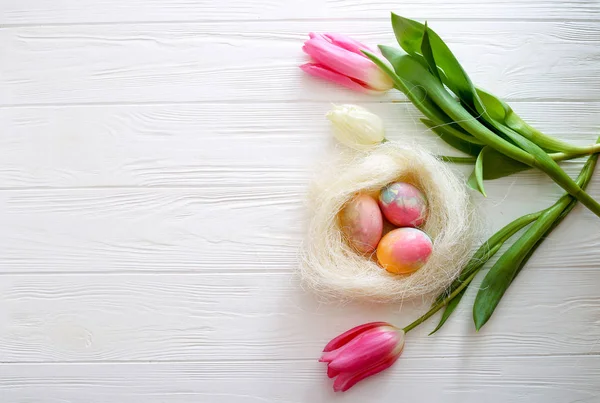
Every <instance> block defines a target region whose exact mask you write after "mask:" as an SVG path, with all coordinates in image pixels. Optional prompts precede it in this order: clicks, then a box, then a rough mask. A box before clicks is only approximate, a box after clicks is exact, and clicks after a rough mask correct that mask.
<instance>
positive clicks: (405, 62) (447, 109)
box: [380, 46, 600, 216]
mask: <svg viewBox="0 0 600 403" xmlns="http://www.w3.org/2000/svg"><path fill="white" fill-rule="evenodd" d="M380 49H381V50H382V53H383V54H384V57H386V58H387V59H388V60H389V61H390V62H391V64H392V66H393V67H394V70H395V73H396V74H397V76H398V77H399V79H400V80H401V81H402V82H404V83H408V85H404V87H405V88H408V92H409V94H410V92H411V89H413V88H414V89H418V91H420V92H421V93H423V92H424V93H426V94H427V98H428V102H432V103H434V104H436V105H437V106H438V107H439V109H441V110H442V111H443V112H444V113H445V114H446V115H447V116H448V117H450V118H451V119H453V120H454V121H455V122H456V123H458V124H459V125H460V126H461V127H462V128H463V129H464V130H466V131H468V132H469V133H470V134H472V135H473V136H474V137H476V138H477V139H478V140H481V141H484V142H485V143H486V144H487V145H489V146H490V147H492V148H494V149H496V150H498V151H499V152H501V153H503V154H505V155H506V156H508V157H510V158H512V159H515V160H517V161H519V162H521V163H523V164H526V165H529V166H532V167H536V168H538V169H539V170H541V171H542V172H544V173H546V174H547V175H548V176H549V177H550V178H552V179H553V180H554V182H556V183H557V184H558V185H560V186H561V187H562V188H563V189H565V190H566V191H567V192H569V194H571V195H573V196H574V197H575V198H577V200H579V201H580V202H582V204H584V205H585V206H586V207H588V208H589V209H590V210H591V211H593V212H594V213H595V214H596V215H598V216H600V203H598V202H597V201H596V200H594V199H593V198H592V197H591V196H590V195H589V194H587V193H586V192H585V191H583V190H582V189H581V188H580V187H579V186H577V184H576V183H575V181H573V180H572V179H571V177H569V176H568V175H567V174H566V173H565V172H564V171H563V170H562V169H561V168H560V167H559V166H558V164H556V162H554V160H552V158H551V157H550V156H549V155H548V154H547V153H545V152H544V151H543V150H541V149H540V148H539V146H537V145H536V144H534V143H532V142H531V141H529V140H527V139H525V138H524V137H522V136H520V135H519V134H518V133H516V132H514V131H513V130H511V129H508V128H506V127H504V126H501V125H499V126H501V127H500V128H501V129H503V130H504V131H505V133H506V135H507V136H508V137H509V138H510V139H511V140H513V141H514V142H515V143H516V144H518V146H517V145H515V144H512V143H510V142H509V141H507V140H506V139H505V138H503V137H501V136H498V135H497V134H496V133H494V132H493V131H491V130H490V129H489V128H487V127H486V126H484V125H483V124H482V123H481V122H479V121H478V120H477V119H476V118H474V117H473V116H472V115H471V114H470V113H469V112H468V111H466V110H465V109H464V107H462V105H461V104H460V103H459V102H457V101H456V99H454V98H453V97H452V95H451V94H450V93H448V91H447V90H446V89H445V88H444V86H443V85H442V84H441V83H440V82H439V81H437V80H436V79H435V77H433V76H432V75H431V73H430V72H429V71H428V69H427V68H426V67H425V66H423V65H422V64H421V63H419V62H418V61H416V60H415V59H413V58H412V57H411V56H410V55H406V54H404V55H399V56H398V55H397V52H396V53H395V54H394V55H392V56H393V57H390V55H389V48H388V47H385V46H380ZM409 94H407V96H409V98H410V95H409ZM413 103H414V102H413ZM489 119H490V121H491V124H494V125H498V122H496V121H494V120H493V119H491V118H489ZM432 120H433V119H432ZM525 150H527V151H525Z"/></svg>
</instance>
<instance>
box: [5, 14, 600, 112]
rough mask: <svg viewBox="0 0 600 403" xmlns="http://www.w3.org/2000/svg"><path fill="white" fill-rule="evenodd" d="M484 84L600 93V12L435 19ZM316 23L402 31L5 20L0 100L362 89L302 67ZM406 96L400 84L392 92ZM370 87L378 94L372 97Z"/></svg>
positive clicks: (250, 96) (327, 96)
mask: <svg viewBox="0 0 600 403" xmlns="http://www.w3.org/2000/svg"><path fill="white" fill-rule="evenodd" d="M432 26H434V27H435V29H436V30H437V31H438V32H439V33H440V35H442V36H443V37H444V38H445V39H446V40H447V42H448V43H449V45H450V46H451V47H452V49H453V50H454V51H455V53H456V55H457V57H458V58H459V59H460V60H461V62H462V63H463V65H464V67H465V69H466V70H467V71H468V72H469V73H470V75H471V76H472V78H473V79H474V81H475V82H476V83H477V84H478V85H479V86H481V87H484V88H486V89H488V90H489V91H492V92H494V93H496V94H497V95H499V96H502V97H505V98H508V99H513V100H514V99H521V100H527V99H529V100H544V99H546V100H547V99H551V100H596V99H597V98H596V97H597V94H598V92H599V91H600V75H598V74H597V66H598V62H599V61H600V46H598V45H599V43H600V26H599V25H598V24H597V23H596V22H586V21H579V22H578V21H571V22H562V21H561V22H506V21H500V22H499V21H485V22H482V21H462V22H459V23H457V22H453V21H436V22H435V24H434V23H432ZM310 31H332V32H336V31H337V32H351V33H352V34H353V35H354V36H355V37H356V38H357V39H360V40H364V41H366V42H368V43H373V44H377V43H388V44H391V43H394V39H393V35H392V32H391V29H390V24H389V22H388V21H372V22H370V23H369V24H357V23H356V22H351V21H337V20H335V21H308V22H306V21H285V22H280V21H272V22H239V23H235V24H231V23H224V22H222V23H220V22H206V23H202V24H195V23H177V24H169V23H166V24H125V25H114V26H102V25H91V26H87V25H83V26H62V25H61V26H48V27H44V26H42V27H37V26H31V27H21V28H7V29H4V30H1V31H0V43H2V47H0V58H1V59H2V60H3V63H2V64H0V77H2V80H0V105H28V104H74V103H75V104H76V103H111V102H119V103H140V102H142V103H148V102H153V103H161V102H217V101H229V102H233V101H235V102H239V101H248V100H257V101H259V102H266V101H285V102H290V101H294V100H310V101H314V100H321V101H327V102H331V101H340V100H354V101H365V100H366V99H367V96H364V95H358V94H351V93H350V92H349V91H340V89H339V88H336V87H334V86H327V85H324V83H323V82H321V81H319V80H316V79H312V78H310V77H307V76H305V75H304V74H303V73H302V72H301V71H300V70H299V69H298V65H300V64H301V63H303V62H304V61H306V60H307V58H306V57H305V56H304V55H303V54H302V51H301V43H302V40H304V39H305V38H306V36H307V33H308V32H310ZM394 98H397V99H403V98H402V97H401V96H400V95H398V94H393V95H388V96H387V97H383V99H394ZM369 99H371V100H372V99H373V98H369Z"/></svg>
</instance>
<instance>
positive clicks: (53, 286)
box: [0, 248, 600, 363]
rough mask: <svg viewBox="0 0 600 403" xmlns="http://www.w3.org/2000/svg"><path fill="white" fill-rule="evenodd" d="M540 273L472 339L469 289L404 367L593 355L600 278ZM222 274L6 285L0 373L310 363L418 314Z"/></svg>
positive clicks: (546, 268) (413, 346)
mask: <svg viewBox="0 0 600 403" xmlns="http://www.w3.org/2000/svg"><path fill="white" fill-rule="evenodd" d="M547 249H549V248H547ZM544 262H547V260H545V259H542V260H541V261H540V260H539V259H535V260H534V261H533V264H531V265H530V266H528V267H527V270H525V271H524V272H523V273H522V275H521V276H520V277H519V278H518V279H517V280H516V281H515V283H514V286H513V287H512V288H511V289H510V290H509V292H508V294H507V297H506V299H504V300H503V301H502V303H501V305H500V306H499V307H498V311H497V315H495V316H494V317H493V319H492V320H491V321H490V323H489V325H487V326H486V327H485V328H484V330H482V331H481V332H480V333H475V331H474V328H473V324H472V319H471V314H470V307H471V306H472V303H473V298H474V294H475V291H476V289H475V288H474V289H472V290H471V292H470V293H469V295H468V297H467V298H465V300H464V301H463V303H462V304H461V305H460V306H459V309H458V310H457V312H456V314H455V317H454V318H453V319H452V321H451V322H449V323H448V325H447V327H445V328H444V329H443V330H442V331H441V332H440V333H439V334H438V335H436V336H435V337H427V333H428V331H430V330H431V329H432V328H433V326H434V322H433V321H432V322H431V323H429V324H428V325H425V326H424V327H422V328H419V329H418V330H416V331H415V332H414V333H410V334H409V336H408V344H407V349H406V351H405V353H404V354H403V357H406V358H409V359H412V358H434V357H445V358H446V359H450V358H453V359H455V360H473V361H476V360H478V357H485V358H482V360H488V359H490V358H491V357H513V356H537V355H539V356H543V355H566V354H578V355H585V354H600V343H598V341H599V340H600V326H599V325H600V296H599V295H598V293H597V284H598V282H600V272H599V271H598V270H594V269H592V268H587V269H586V268H575V269H574V268H568V267H566V266H564V265H563V264H564V261H563V262H562V263H563V264H561V263H560V262H561V261H560V260H559V261H558V262H556V263H554V264H553V265H551V266H550V265H546V264H544ZM225 270H226V269H225V267H223V269H222V272H219V273H215V274H201V275H200V274H185V275H183V274H182V275H168V274H155V275H148V276H140V275H134V274H128V275H125V274H111V275H52V276H44V277H39V276H37V275H23V276H15V275H11V276H3V277H2V281H1V282H0V295H1V297H0V302H1V304H2V306H3V310H2V314H1V316H0V362H4V363H15V362H52V361H58V362H91V361H98V362H102V361H111V362H114V361H119V362H128V361H153V362H155V361H211V360H215V361H219V360H232V361H236V360H260V359H269V360H286V359H294V360H299V359H315V360H316V359H317V358H318V356H319V354H320V351H321V349H322V348H323V346H324V345H325V344H326V343H327V341H328V339H330V338H332V337H333V336H335V335H336V334H337V333H339V332H342V331H343V330H346V329H347V328H350V327H352V326H355V325H356V324H357V323H364V322H368V321H373V320H388V321H392V322H395V323H398V324H402V323H404V324H408V323H409V321H410V320H412V319H416V318H417V317H418V316H419V315H420V313H422V312H423V311H424V309H426V306H424V305H423V304H421V301H406V302H405V303H404V304H403V305H402V306H398V305H391V306H385V305H369V304H364V303H363V304H358V303H357V304H351V305H349V306H348V305H347V306H335V305H322V304H319V303H318V302H317V301H316V300H315V298H314V296H313V295H310V294H306V293H304V292H302V290H301V289H300V287H299V285H298V281H297V279H296V278H295V276H294V275H293V274H290V273H287V274H286V273H281V274H275V273H253V272H252V271H247V272H238V273H226V272H225ZM542 279H543V280H542ZM540 329H544V331H543V333H540ZM496 359H497V358H494V360H496Z"/></svg>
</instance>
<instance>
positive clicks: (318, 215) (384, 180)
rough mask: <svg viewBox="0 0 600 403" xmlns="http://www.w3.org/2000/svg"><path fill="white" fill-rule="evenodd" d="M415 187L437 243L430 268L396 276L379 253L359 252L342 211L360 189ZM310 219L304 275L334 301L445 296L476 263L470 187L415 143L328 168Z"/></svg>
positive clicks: (313, 197)
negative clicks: (346, 232) (342, 222)
mask: <svg viewBox="0 0 600 403" xmlns="http://www.w3.org/2000/svg"><path fill="white" fill-rule="evenodd" d="M394 181H402V182H408V183H412V184H414V185H415V186H417V187H418V188H419V189H421V191H423V193H424V194H425V195H426V197H427V200H428V205H429V212H428V218H427V221H426V223H425V225H424V227H423V228H422V229H423V230H424V231H425V232H426V233H427V234H428V235H429V236H430V237H431V238H432V240H433V244H434V246H433V252H432V254H431V256H430V258H429V260H428V261H427V263H426V264H425V265H424V266H423V267H422V268H421V269H419V270H417V271H416V272H414V273H412V274H410V275H395V274H390V273H388V272H387V271H386V270H384V269H383V268H381V267H380V266H379V265H378V264H377V261H376V258H375V256H374V254H373V255H372V256H362V255H360V254H359V253H357V252H356V251H354V249H352V248H351V247H350V246H349V245H348V243H347V242H346V240H345V239H344V237H343V234H342V232H341V231H340V228H339V225H338V217H337V216H338V213H339V211H340V210H341V209H342V207H343V206H344V204H345V203H346V202H348V201H349V200H351V199H352V198H353V197H354V196H355V195H356V194H357V193H359V192H368V193H371V194H373V195H376V194H378V192H379V191H380V190H381V188H382V187H383V186H385V185H387V184H388V183H390V182H394ZM308 202H309V209H310V222H309V226H308V234H307V239H306V240H305V243H304V246H303V251H302V259H301V266H300V267H301V274H302V278H303V281H304V283H305V285H307V286H308V287H309V288H310V289H312V290H313V291H315V292H316V293H317V294H319V295H321V296H322V297H323V298H325V299H327V300H342V301H348V300H356V299H362V300H369V301H374V302H395V301H400V300H402V299H405V298H413V297H421V296H424V295H426V294H430V293H434V292H441V291H442V290H443V289H444V288H445V287H446V286H448V285H449V284H450V283H451V282H452V281H453V280H454V279H455V278H456V276H457V275H458V273H459V272H460V270H461V269H462V267H463V265H464V264H465V263H466V261H467V260H468V258H469V253H470V251H471V247H472V244H473V239H474V234H473V233H474V228H473V216H472V212H473V208H472V206H471V202H470V199H469V196H468V194H467V189H466V187H465V185H464V182H463V181H462V180H461V179H459V178H457V177H456V176H455V174H454V173H453V172H452V171H451V170H450V169H449V168H448V167H447V166H446V165H445V163H442V162H441V161H438V160H437V159H436V158H435V157H434V156H432V155H431V154H429V153H427V152H426V151H425V150H423V149H420V148H417V147H414V146H410V147H409V146H401V145H399V144H396V143H392V142H387V143H384V144H382V145H379V146H376V147H374V148H373V149H371V150H370V151H367V152H353V153H352V154H351V155H350V156H348V155H346V156H340V157H339V158H336V161H335V162H333V163H332V164H328V165H327V166H325V167H321V168H320V170H319V175H318V176H317V178H316V179H315V181H314V183H313V186H312V188H311V190H310V192H309V196H308Z"/></svg>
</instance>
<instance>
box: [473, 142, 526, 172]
mask: <svg viewBox="0 0 600 403" xmlns="http://www.w3.org/2000/svg"><path fill="white" fill-rule="evenodd" d="M480 155H481V158H482V160H483V161H482V164H483V173H482V174H483V179H486V180H492V179H498V178H503V177H505V176H510V175H512V174H515V173H517V172H521V171H525V170H527V169H530V167H529V166H527V165H525V164H522V163H520V162H519V161H515V160H513V159H512V158H510V157H507V156H506V155H504V154H502V153H500V152H498V151H496V150H494V149H493V148H491V147H484V149H483V150H482V153H481V154H480Z"/></svg>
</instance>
